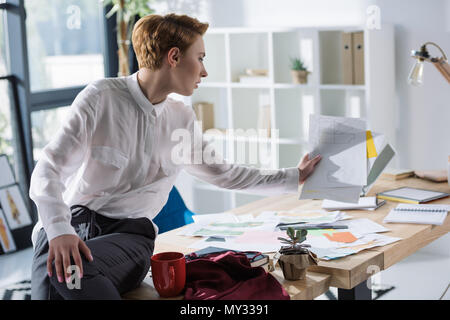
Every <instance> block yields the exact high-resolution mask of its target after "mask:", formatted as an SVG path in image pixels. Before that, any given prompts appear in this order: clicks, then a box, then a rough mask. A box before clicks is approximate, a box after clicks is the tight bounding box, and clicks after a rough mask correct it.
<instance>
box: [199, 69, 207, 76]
mask: <svg viewBox="0 0 450 320" xmlns="http://www.w3.org/2000/svg"><path fill="white" fill-rule="evenodd" d="M200 76H201V77H203V78H204V77H207V76H208V72H206V69H205V68H203V70H202V73H201V74H200Z"/></svg>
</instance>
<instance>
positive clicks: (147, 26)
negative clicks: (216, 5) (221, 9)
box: [132, 13, 209, 70]
mask: <svg viewBox="0 0 450 320" xmlns="http://www.w3.org/2000/svg"><path fill="white" fill-rule="evenodd" d="M208 26H209V24H208V23H202V22H200V21H198V20H197V19H195V18H192V17H189V16H187V15H177V14H174V13H171V14H167V15H165V16H160V15H157V14H150V15H147V16H145V17H142V18H141V19H139V20H138V21H137V22H136V24H135V25H134V28H133V35H132V42H133V49H134V52H135V53H136V58H137V61H138V64H139V69H140V68H149V69H151V70H158V69H160V68H161V66H162V62H163V58H164V55H165V54H166V53H167V52H169V50H170V49H171V48H173V47H177V48H179V49H180V51H181V53H182V54H183V53H184V52H185V51H186V50H187V49H188V48H189V46H190V45H191V44H192V43H194V41H195V38H196V37H197V36H198V35H203V34H204V33H205V32H206V30H207V29H208Z"/></svg>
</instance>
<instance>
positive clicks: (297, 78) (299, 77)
mask: <svg viewBox="0 0 450 320" xmlns="http://www.w3.org/2000/svg"><path fill="white" fill-rule="evenodd" d="M308 73H309V72H308V71H306V70H301V71H300V70H291V74H292V81H294V83H296V84H304V83H307V82H308Z"/></svg>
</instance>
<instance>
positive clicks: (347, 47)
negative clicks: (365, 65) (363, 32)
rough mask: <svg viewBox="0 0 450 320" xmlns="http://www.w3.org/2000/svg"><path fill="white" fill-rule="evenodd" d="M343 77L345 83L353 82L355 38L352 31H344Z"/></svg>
mask: <svg viewBox="0 0 450 320" xmlns="http://www.w3.org/2000/svg"><path fill="white" fill-rule="evenodd" d="M341 51H342V52H341V57H342V78H343V83H344V84H353V40H352V33H351V32H342V47H341Z"/></svg>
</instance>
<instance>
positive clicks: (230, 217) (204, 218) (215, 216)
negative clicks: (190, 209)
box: [192, 213, 239, 224]
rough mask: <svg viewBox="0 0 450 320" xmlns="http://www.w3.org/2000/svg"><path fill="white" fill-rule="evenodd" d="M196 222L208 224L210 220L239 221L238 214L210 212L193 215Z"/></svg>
mask: <svg viewBox="0 0 450 320" xmlns="http://www.w3.org/2000/svg"><path fill="white" fill-rule="evenodd" d="M192 219H193V220H194V223H197V224H208V223H210V222H215V221H222V222H238V221H239V220H238V218H237V216H236V215H234V214H231V213H210V214H196V215H193V216H192Z"/></svg>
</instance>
